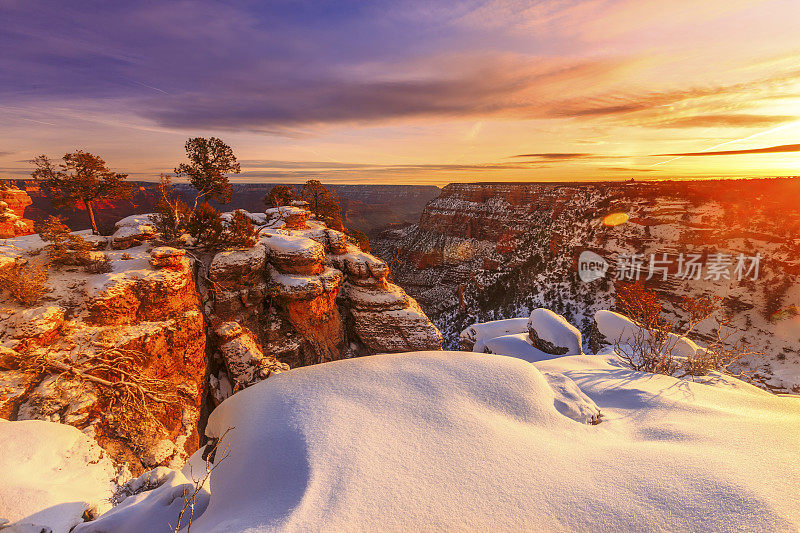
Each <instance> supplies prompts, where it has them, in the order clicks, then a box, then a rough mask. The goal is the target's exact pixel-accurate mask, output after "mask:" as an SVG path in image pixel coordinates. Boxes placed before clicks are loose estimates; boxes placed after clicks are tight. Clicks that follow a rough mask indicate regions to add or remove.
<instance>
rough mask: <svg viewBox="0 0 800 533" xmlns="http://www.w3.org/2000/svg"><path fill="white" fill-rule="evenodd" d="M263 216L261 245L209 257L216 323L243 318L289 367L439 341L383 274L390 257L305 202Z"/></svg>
mask: <svg viewBox="0 0 800 533" xmlns="http://www.w3.org/2000/svg"><path fill="white" fill-rule="evenodd" d="M266 218H267V224H266V228H265V229H263V230H262V232H261V238H260V241H259V244H258V245H256V246H255V247H253V248H249V249H243V250H228V251H224V252H220V253H218V254H216V256H215V257H214V258H213V260H212V261H211V264H210V267H209V269H208V270H209V276H208V277H209V280H210V283H211V285H212V286H213V287H214V293H213V298H212V299H211V302H210V303H211V309H210V315H211V316H212V317H213V318H212V321H214V322H215V323H235V324H237V325H238V326H239V327H241V328H243V329H244V330H246V331H247V334H246V337H245V338H247V339H250V341H249V342H251V343H254V344H258V345H260V349H261V350H262V352H263V354H264V355H266V356H267V357H268V358H269V357H273V358H274V359H276V360H277V361H279V362H282V363H285V364H288V365H289V366H291V367H296V366H305V365H310V364H316V363H321V362H325V361H332V360H336V359H341V358H344V357H349V356H353V355H364V354H370V353H383V352H400V351H413V350H437V349H440V348H441V335H440V334H439V332H438V330H437V329H436V327H435V326H433V324H432V323H431V322H430V320H428V318H427V317H426V316H425V314H424V313H422V311H421V310H420V309H419V306H418V305H417V304H416V302H414V300H413V299H412V298H410V297H409V296H408V295H406V294H405V292H404V291H403V290H402V289H401V288H399V287H398V286H396V285H393V284H391V283H389V282H388V281H387V276H388V274H389V269H388V267H387V265H386V263H385V262H383V261H382V260H380V259H378V258H376V257H374V256H372V255H370V254H368V253H365V252H362V251H361V250H360V249H359V248H358V247H356V246H354V245H353V244H351V243H350V242H349V241H348V239H347V237H346V236H345V235H344V234H343V233H341V232H339V231H336V230H332V229H330V228H327V227H326V226H325V225H324V224H322V223H321V222H318V221H315V220H311V219H310V213H309V212H308V210H307V209H306V208H305V207H304V206H302V205H294V206H289V207H282V208H274V209H269V210H267V212H266ZM223 358H224V354H223ZM270 364H271V365H272V366H274V363H270ZM228 377H230V376H228ZM250 378H252V379H254V380H258V379H260V378H259V377H258V373H253V374H247V376H246V379H245V380H244V382H247V380H248V379H250ZM233 381H234V382H237V381H239V380H238V378H235V377H234V378H233ZM244 382H242V383H244Z"/></svg>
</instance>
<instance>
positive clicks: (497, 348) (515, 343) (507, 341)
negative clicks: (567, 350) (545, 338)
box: [471, 333, 560, 363]
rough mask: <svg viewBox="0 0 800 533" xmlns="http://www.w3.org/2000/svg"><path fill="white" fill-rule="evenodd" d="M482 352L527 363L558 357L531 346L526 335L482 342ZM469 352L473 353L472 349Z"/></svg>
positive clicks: (493, 338)
mask: <svg viewBox="0 0 800 533" xmlns="http://www.w3.org/2000/svg"><path fill="white" fill-rule="evenodd" d="M482 344H483V351H484V352H485V353H492V354H498V355H508V356H509V357H516V358H517V359H522V360H523V361H527V362H529V363H534V362H536V361H544V360H545V359H552V358H553V357H560V356H559V355H553V354H550V353H547V352H543V351H541V350H540V349H538V348H537V347H535V346H533V345H531V340H530V336H529V335H528V334H527V333H514V334H511V335H500V336H499V337H492V338H491V339H486V340H484V341H482ZM471 351H475V350H474V349H473V350H471Z"/></svg>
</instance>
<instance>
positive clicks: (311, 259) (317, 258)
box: [263, 234, 325, 274]
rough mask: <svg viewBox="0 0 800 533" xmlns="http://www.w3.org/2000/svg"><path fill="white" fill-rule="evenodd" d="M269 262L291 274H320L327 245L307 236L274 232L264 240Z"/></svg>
mask: <svg viewBox="0 0 800 533" xmlns="http://www.w3.org/2000/svg"><path fill="white" fill-rule="evenodd" d="M263 242H264V245H265V246H266V247H267V255H268V257H269V262H270V263H272V264H273V265H274V266H275V267H276V268H277V269H278V270H280V271H281V272H286V273H289V274H318V273H320V272H322V269H323V266H322V260H323V259H324V258H325V247H324V246H323V245H322V244H321V243H319V242H317V241H315V240H313V239H309V238H307V237H301V236H294V235H281V234H273V235H269V236H267V237H266V238H265V239H264V240H263Z"/></svg>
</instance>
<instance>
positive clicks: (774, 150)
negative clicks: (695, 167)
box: [653, 144, 800, 157]
mask: <svg viewBox="0 0 800 533" xmlns="http://www.w3.org/2000/svg"><path fill="white" fill-rule="evenodd" d="M790 152H800V144H782V145H780V146H768V147H766V148H748V149H745V150H720V151H716V152H682V153H676V154H654V155H653V157H691V156H705V155H743V154H780V153H790Z"/></svg>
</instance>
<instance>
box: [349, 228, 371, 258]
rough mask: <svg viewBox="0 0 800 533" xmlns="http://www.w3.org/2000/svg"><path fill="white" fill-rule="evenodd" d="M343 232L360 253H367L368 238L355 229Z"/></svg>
mask: <svg viewBox="0 0 800 533" xmlns="http://www.w3.org/2000/svg"><path fill="white" fill-rule="evenodd" d="M344 232H345V235H347V238H348V240H349V241H350V242H352V243H353V244H355V245H356V246H358V247H359V248H360V249H361V251H362V252H367V253H369V237H367V234H366V233H364V232H363V231H360V230H357V229H346V230H344Z"/></svg>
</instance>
